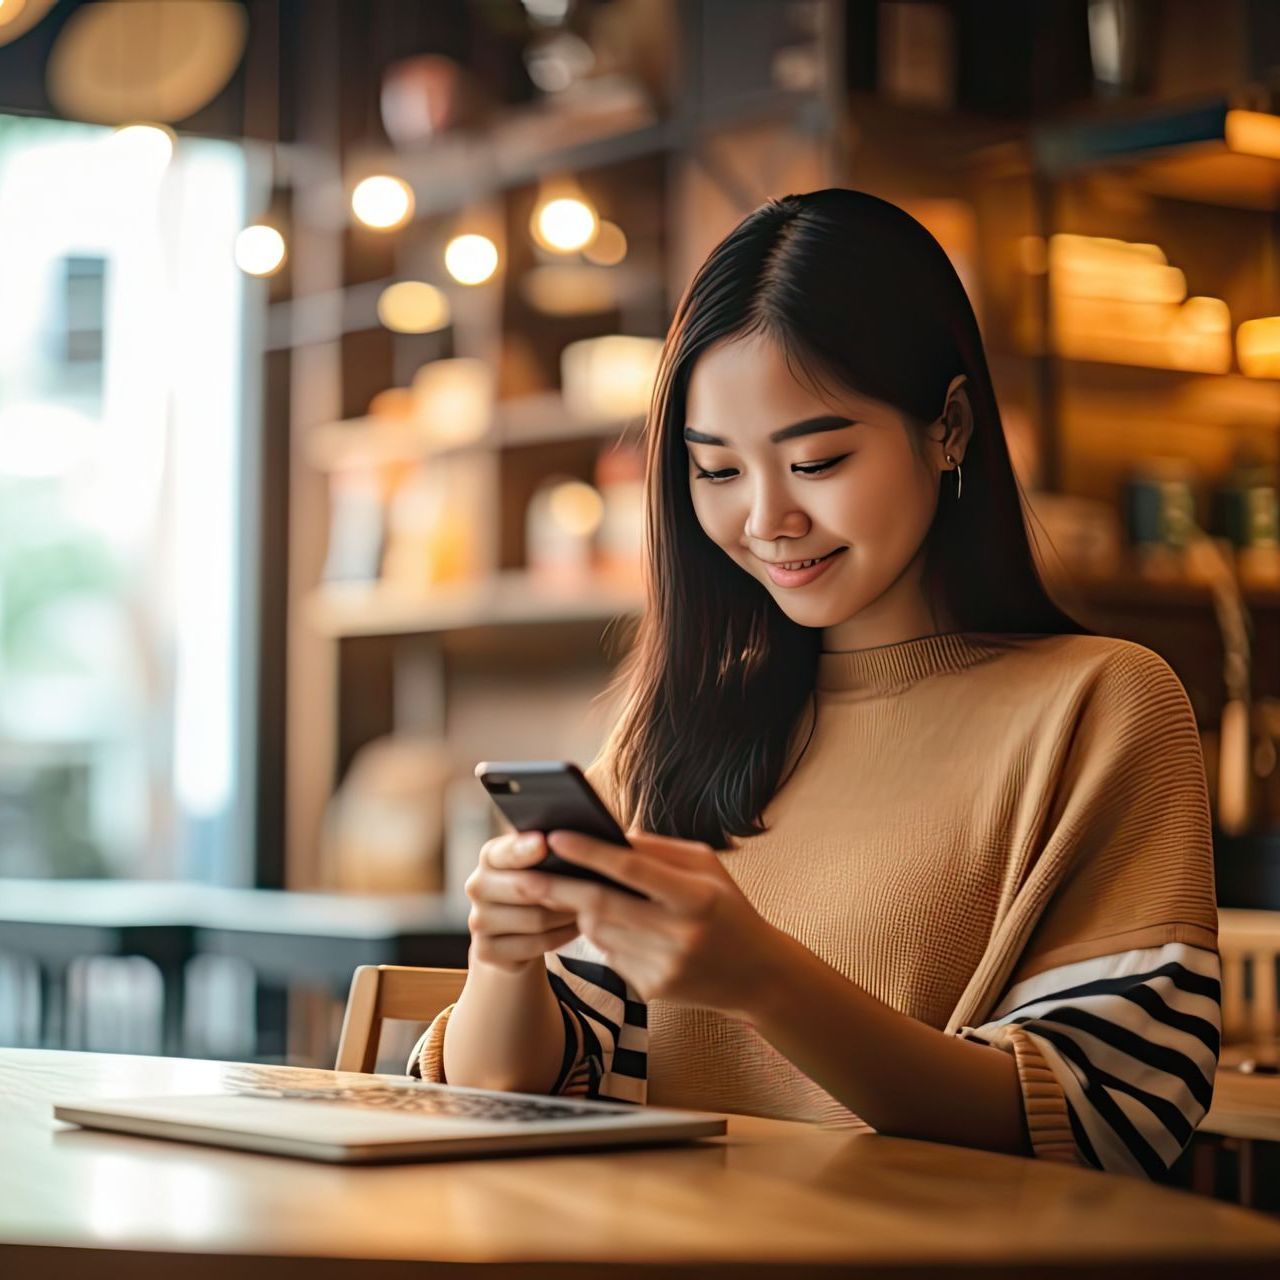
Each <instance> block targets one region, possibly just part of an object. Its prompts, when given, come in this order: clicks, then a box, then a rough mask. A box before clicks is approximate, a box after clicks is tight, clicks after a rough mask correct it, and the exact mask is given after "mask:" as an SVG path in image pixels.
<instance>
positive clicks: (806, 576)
mask: <svg viewBox="0 0 1280 1280" xmlns="http://www.w3.org/2000/svg"><path fill="white" fill-rule="evenodd" d="M847 550H848V547H837V548H836V549H835V550H834V551H829V552H828V553H827V554H826V555H825V556H823V557H822V559H821V560H819V561H818V563H817V564H812V565H810V566H809V567H808V568H807V569H783V568H781V567H779V566H778V565H776V564H770V563H769V562H768V561H767V560H765V561H762V562H761V563H763V564H764V567H765V570H766V572H767V573H768V574H769V577H770V578H771V579H772V580H773V582H774V583H775V584H776V585H777V586H779V587H804V586H807V585H808V584H809V583H810V582H812V581H813V580H814V579H815V578H820V577H821V576H822V575H823V574H824V573H825V572H826V571H827V568H828V567H829V566H830V564H831V562H832V561H833V560H834V559H835V558H836V556H838V555H839V554H840V552H842V551H847Z"/></svg>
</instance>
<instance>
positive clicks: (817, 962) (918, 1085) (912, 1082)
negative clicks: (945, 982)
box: [741, 930, 1031, 1156]
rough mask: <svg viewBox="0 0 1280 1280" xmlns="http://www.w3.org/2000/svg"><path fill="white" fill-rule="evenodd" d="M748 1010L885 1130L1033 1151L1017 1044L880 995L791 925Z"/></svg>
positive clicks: (788, 1051) (776, 1043)
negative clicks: (961, 1033)
mask: <svg viewBox="0 0 1280 1280" xmlns="http://www.w3.org/2000/svg"><path fill="white" fill-rule="evenodd" d="M775 932H776V946H775V948H774V956H773V960H774V962H773V963H772V964H770V965H768V966H766V967H765V969H764V973H765V974H766V975H767V976H766V977H764V979H763V980H762V981H761V982H759V983H758V984H757V985H756V986H755V988H754V989H753V991H752V995H751V998H750V1004H749V1006H748V1007H747V1008H744V1009H743V1010H742V1011H741V1012H742V1016H743V1017H744V1019H745V1020H746V1021H747V1022H749V1023H750V1024H751V1025H752V1026H754V1027H755V1028H756V1030H757V1031H759V1032H760V1034H761V1035H762V1036H763V1037H764V1038H765V1039H766V1040H768V1041H769V1043H770V1044H771V1045H773V1047H774V1048H775V1049H777V1050H778V1052H779V1053H781V1054H783V1055H784V1056H785V1057H787V1058H789V1059H790V1060H791V1061H792V1062H793V1063H794V1064H795V1065H796V1066H797V1067H799V1069H800V1070H801V1071H803V1072H804V1073H805V1075H807V1076H808V1077H809V1078H810V1079H812V1080H813V1081H815V1082H816V1083H817V1084H819V1085H821V1086H822V1088H824V1089H825V1090H826V1091H827V1092H828V1093H829V1094H831V1096H832V1097H833V1098H835V1099H836V1100H837V1101H839V1102H842V1103H843V1104H844V1105H845V1106H847V1107H848V1108H849V1110H850V1111H852V1112H854V1113H855V1114H856V1115H858V1116H859V1117H860V1118H861V1119H863V1120H865V1121H866V1122H867V1123H868V1124H869V1125H871V1127H872V1128H873V1129H875V1130H876V1131H877V1132H878V1133H884V1134H892V1135H894V1136H896V1137H903V1138H924V1139H927V1140H929V1141H933V1142H950V1143H956V1144H959V1145H962V1146H967V1147H981V1148H985V1149H987V1150H989V1151H1006V1152H1010V1153H1012V1154H1014V1155H1023V1156H1025V1155H1030V1154H1031V1145H1030V1140H1029V1138H1028V1136H1027V1126H1026V1120H1025V1118H1024V1112H1023V1100H1022V1091H1021V1088H1020V1086H1019V1081H1018V1069H1017V1063H1016V1061H1015V1059H1014V1057H1013V1055H1012V1054H1011V1053H1006V1052H1004V1051H1003V1050H1000V1049H995V1048H991V1047H989V1046H987V1045H983V1044H977V1043H975V1042H973V1041H971V1040H963V1039H960V1038H958V1037H956V1036H951V1035H947V1034H945V1033H944V1032H942V1031H938V1030H936V1029H935V1028H933V1027H930V1026H928V1025H926V1024H925V1023H923V1022H919V1021H917V1020H916V1019H915V1018H912V1017H909V1016H908V1015H907V1014H904V1013H899V1012H898V1011H897V1010H896V1009H891V1008H890V1007H889V1006H888V1005H886V1004H883V1003H882V1002H881V1001H879V1000H877V999H876V998H875V997H874V996H873V995H871V994H870V993H868V992H867V991H865V990H864V989H863V988H862V987H860V986H858V985H857V984H856V983H854V982H851V981H850V980H849V979H848V978H846V977H845V976H844V975H843V974H841V973H839V972H837V971H836V970H835V969H833V968H831V966H830V965H828V964H827V963H826V962H825V961H823V960H821V959H820V958H819V957H818V956H816V955H814V953H813V952H812V951H810V950H808V948H807V947H805V946H804V945H803V944H802V943H800V942H798V941H797V940H796V939H795V938H792V937H791V936H790V935H789V934H786V933H783V932H782V931H781V930H776V931H775Z"/></svg>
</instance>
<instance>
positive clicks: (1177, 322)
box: [1023, 233, 1231, 373]
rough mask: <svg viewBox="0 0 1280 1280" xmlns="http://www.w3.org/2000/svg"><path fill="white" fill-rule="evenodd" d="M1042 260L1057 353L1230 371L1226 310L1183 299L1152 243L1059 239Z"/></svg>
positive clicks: (1180, 282)
mask: <svg viewBox="0 0 1280 1280" xmlns="http://www.w3.org/2000/svg"><path fill="white" fill-rule="evenodd" d="M1028 258H1029V255H1026V254H1024V255H1023V263H1024V267H1029V266H1031V265H1033V264H1031V263H1030V262H1029V261H1028ZM1048 262H1049V284H1050V298H1051V302H1052V315H1053V326H1054V345H1055V348H1056V350H1057V351H1058V352H1059V354H1061V355H1064V356H1068V357H1070V358H1073V359H1078V360H1102V361H1107V362H1110V363H1118V364H1137V365H1146V366H1149V367H1154V368H1161V369H1186V370H1188V371H1193V372H1198V373H1226V372H1227V371H1228V370H1229V369H1230V368H1231V314H1230V311H1229V310H1228V308H1227V304H1226V303H1225V302H1223V300H1222V299H1221V298H1209V297H1202V296H1197V297H1191V298H1188V297H1187V280H1186V276H1185V275H1184V274H1183V272H1182V271H1181V269H1179V268H1178V267H1175V266H1171V265H1170V263H1169V261H1168V258H1167V257H1166V256H1165V253H1164V251H1163V250H1162V249H1161V248H1160V246H1159V245H1154V244H1144V243H1131V242H1129V241H1125V240H1116V239H1113V238H1110V237H1107V236H1082V235H1071V234H1065V233H1064V234H1058V235H1054V236H1051V237H1050V240H1049V252H1048Z"/></svg>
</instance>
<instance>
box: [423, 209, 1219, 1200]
mask: <svg viewBox="0 0 1280 1280" xmlns="http://www.w3.org/2000/svg"><path fill="white" fill-rule="evenodd" d="M647 430H648V477H647V487H648V512H647V529H646V552H647V558H646V577H647V594H648V607H647V609H646V611H645V613H644V615H643V618H642V620H641V621H640V623H639V630H638V634H637V636H636V639H635V643H634V645H633V647H632V649H631V651H630V653H629V654H628V657H627V659H626V660H625V661H624V663H623V664H622V666H621V668H620V671H619V677H618V678H619V680H620V681H621V682H622V685H621V688H622V690H623V691H624V692H625V694H626V697H625V700H624V702H623V704H622V705H623V712H622V714H621V716H620V717H619V719H618V721H617V723H616V724H615V725H614V727H613V729H612V731H611V733H610V734H609V737H608V741H607V742H606V744H605V746H604V748H603V750H602V751H601V753H600V754H599V756H598V757H597V759H596V760H595V761H594V762H593V763H592V764H591V765H590V767H589V768H588V770H587V774H588V776H589V777H590V778H591V781H592V782H593V784H595V786H596V787H597V788H598V789H599V790H600V792H601V794H602V796H603V797H604V798H605V799H606V800H607V801H608V802H609V803H610V805H611V807H612V808H613V811H614V812H615V814H616V815H617V816H618V817H619V820H620V821H621V822H622V823H623V825H624V827H626V829H627V830H628V834H629V836H630V838H631V840H632V843H633V844H634V846H635V847H634V850H633V851H632V852H627V853H620V852H619V851H618V849H617V848H616V847H614V846H609V845H604V844H601V843H599V842H596V841H593V840H590V839H587V838H585V837H582V836H575V835H574V834H573V833H570V832H560V831H556V832H551V833H548V834H547V836H546V838H547V839H548V840H549V843H550V845H551V847H552V848H554V849H555V850H556V851H557V852H558V853H560V854H561V855H562V856H564V857H565V858H567V859H569V860H570V861H576V862H581V863H582V864H583V865H584V866H593V867H598V868H600V869H601V870H604V871H606V872H607V873H608V874H609V875H610V876H613V877H615V878H616V879H619V880H622V881H625V882H626V883H627V884H629V885H632V886H634V887H635V888H638V889H640V890H642V891H643V892H644V893H645V894H647V895H648V898H649V900H648V901H643V900H641V899H638V898H635V897H632V896H630V895H627V894H624V893H621V892H619V891H617V890H613V889H609V888H606V887H601V886H600V885H598V884H593V883H591V882H587V881H577V880H567V879H565V878H564V877H556V876H552V875H549V874H546V873H541V872H538V871H536V870H534V869H531V868H532V866H533V864H534V863H536V862H537V861H538V859H539V858H540V857H541V856H542V854H543V852H544V847H543V844H542V840H543V836H542V835H541V834H535V835H533V836H532V837H531V838H530V840H529V841H528V843H529V844H530V845H531V847H530V848H528V849H526V848H524V847H523V845H522V844H521V843H520V842H519V841H517V840H516V839H515V837H513V836H501V837H498V838H495V839H493V840H490V841H488V842H487V843H486V844H485V846H484V848H483V850H482V851H481V857H480V864H479V866H478V867H477V869H476V871H475V872H474V873H473V875H472V876H471V877H470V879H469V881H468V884H467V892H468V895H469V897H470V899H471V902H472V910H471V917H470V928H471V931H472V935H473V938H472V947H471V953H470V967H469V970H468V977H467V982H466V986H465V988H464V990H463V992H462V994H461V996H460V998H459V1000H458V1002H457V1003H456V1004H455V1005H450V1006H449V1008H448V1009H446V1010H444V1011H443V1012H442V1013H441V1014H440V1015H439V1017H437V1018H436V1019H435V1020H434V1022H432V1024H431V1025H430V1027H429V1028H428V1029H427V1031H426V1032H425V1034H424V1035H423V1037H422V1038H421V1040H420V1041H419V1043H418V1044H417V1046H415V1049H414V1053H413V1055H412V1057H411V1059H410V1063H409V1070H410V1072H411V1073H412V1074H415V1075H422V1076H423V1077H424V1078H426V1079H430V1080H436V1081H445V1080H447V1081H450V1082H453V1083H457V1084H471V1085H479V1086H482V1087H490V1088H501V1089H519V1090H528V1091H537V1092H552V1093H565V1094H578V1095H586V1096H590V1097H600V1098H614V1099H621V1100H625V1101H629V1102H635V1103H644V1102H646V1101H647V1102H651V1103H653V1104H655V1105H666V1106H676V1107H691V1108H699V1109H706V1110H715V1111H728V1112H746V1113H753V1114H759V1115H767V1116H778V1117H783V1118H790V1119H797V1120H807V1121H812V1122H816V1123H820V1124H824V1125H836V1126H846V1127H850V1128H862V1129H867V1128H870V1129H874V1130H876V1131H878V1132H880V1133H887V1134H896V1135H902V1136H907V1137H915V1138H925V1139H932V1140H935V1141H942V1142H950V1143H959V1144H964V1145H969V1146H973V1147H981V1148H987V1149H990V1150H997V1151H1006V1152H1015V1153H1021V1154H1025V1155H1034V1156H1038V1157H1042V1158H1046V1159H1053V1160H1065V1161H1070V1162H1074V1163H1082V1164H1087V1165H1091V1166H1094V1167H1096V1168H1101V1169H1107V1170H1114V1171H1118V1172H1121V1173H1127V1174H1133V1175H1137V1176H1139V1177H1159V1176H1161V1175H1162V1174H1163V1173H1164V1172H1165V1171H1166V1170H1167V1168H1168V1166H1170V1165H1171V1164H1172V1163H1173V1161H1174V1160H1175V1159H1176V1158H1177V1157H1178V1155H1179V1154H1180V1153H1181V1152H1182V1150H1183V1149H1184V1148H1185V1146H1186V1144H1187V1143H1188V1142H1189V1140H1190V1137H1191V1134H1192V1131H1193V1130H1194V1128H1195V1126H1196V1125H1197V1123H1199V1121H1200V1119H1201V1118H1202V1117H1203V1115H1204V1114H1205V1112H1206V1110H1207V1109H1208V1106H1209V1102H1210V1097H1211V1093H1212V1082H1213V1073H1214V1067H1215V1064H1216V1062H1217V1056H1218V1043H1219V1028H1220V1014H1219V963H1218V954H1217V912H1216V907H1215V900H1214V886H1213V861H1212V844H1211V826H1210V812H1209V803H1208V794H1207V789H1206V785H1205V775H1204V765H1203V759H1202V756H1201V749H1200V740H1199V735H1198V733H1197V729H1196V724H1195V719H1194V716H1193V713H1192V710H1191V706H1190V703H1189V701H1188V699H1187V696H1186V693H1185V691H1184V689H1183V687H1182V685H1181V684H1180V682H1179V681H1178V679H1177V677H1176V676H1175V675H1174V673H1173V672H1172V670H1171V669H1170V668H1169V666H1168V664H1167V663H1166V662H1165V661H1164V660H1163V659H1162V658H1161V657H1159V656H1158V655H1157V654H1155V653H1154V652H1152V651H1151V650H1149V649H1147V648H1144V647H1143V646H1141V645H1137V644H1133V643H1130V642H1127V641H1123V640H1118V639H1113V638H1109V637H1104V636H1098V635H1094V634H1092V633H1090V632H1088V631H1087V630H1086V629H1085V628H1084V627H1082V626H1080V625H1079V624H1078V623H1076V622H1075V621H1073V620H1072V619H1071V618H1070V617H1068V616H1066V615H1065V614H1064V613H1062V612H1061V611H1060V610H1059V609H1058V608H1057V607H1056V606H1055V605H1054V604H1053V602H1052V601H1051V600H1050V599H1049V597H1048V595H1047V594H1046V591H1045V589H1044V586H1043V585H1042V583H1041V581H1040V579H1039V576H1038V574H1037V571H1036V567H1035V562H1034V558H1033V556H1032V553H1031V548H1030V545H1029V542H1028V534H1027V529H1026V526H1025V524H1024V514H1023V505H1022V501H1021V495H1020V492H1019V488H1018V484H1017V481H1016V478H1015V475H1014V473H1013V470H1012V468H1011V466H1010V462H1009V456H1008V452H1007V450H1006V445H1005V439H1004V435H1003V429H1002V426H1001V422H1000V415H999V411H998V409H997V406H996V400H995V395H994V392H993V389H992V385H991V379H990V375H989V373H988V370H987V364H986V358H985V356H984V353H983V349H982V343H981V339H980V337H979V332H978V327H977V324H976V322H975V319H974V315H973V312H972V310H971V308H970V305H969V302H968V300H967V298H966V296H965V292H964V289H963V287H962V286H961V283H960V281H959V279H958V277H957V276H956V274H955V272H954V270H953V269H952V267H951V265H950V263H949V261H948V259H947V257H946V255H945V254H944V253H943V251H942V249H941V248H940V247H939V245H938V244H937V243H936V241H935V240H934V239H933V238H932V237H931V236H930V235H929V233H928V232H927V231H925V229H924V228H923V227H922V226H921V225H920V224H919V223H917V222H916V221H915V220H913V219H912V218H911V217H909V216H908V215H907V214H906V213H905V212H903V211H902V210H901V209H899V208H897V207H896V206H894V205H892V204H888V203H886V202H885V201H882V200H879V199H877V198H875V197H873V196H870V195H867V194H865V193H862V192H857V191H851V190H844V189H828V190H823V191H813V192H809V193H807V194H804V195H794V196H787V197H785V198H783V199H778V200H769V201H768V202H766V203H765V204H764V205H762V206H761V207H759V208H758V209H756V210H755V211H754V212H753V213H751V214H750V215H749V216H748V217H747V218H745V219H744V220H743V221H742V223H741V224H740V225H739V226H738V227H736V228H735V229H734V230H733V231H732V232H731V233H730V234H729V235H728V236H727V237H726V238H725V239H724V240H723V241H722V242H721V243H720V244H719V245H718V246H717V247H716V248H715V249H714V251H713V252H712V253H711V255H710V257H709V258H708V259H707V261H706V263H705V264H704V265H703V266H702V267H701V269H700V270H699V271H698V273H697V275H696V276H695V278H694V279H693V281H692V283H691V284H690V286H689V288H688V290H687V292H686V294H685V296H684V297H683V299H682V300H681V302H680V305H679V307H678V309H677V312H676V315H675V318H674V321H673V323H672V327H671V332H670V334H669V336H668V339H667V342H666V345H665V349H664V352H663V359H662V364H661V371H660V375H659V379H658V383H657V387H656V389H655V393H654V398H653V403H652V407H651V414H650V419H649V423H648V428H647ZM962 466H963V472H962V470H961V468H962ZM797 566H802V567H797ZM446 1030H447V1032H448V1034H447V1036H446Z"/></svg>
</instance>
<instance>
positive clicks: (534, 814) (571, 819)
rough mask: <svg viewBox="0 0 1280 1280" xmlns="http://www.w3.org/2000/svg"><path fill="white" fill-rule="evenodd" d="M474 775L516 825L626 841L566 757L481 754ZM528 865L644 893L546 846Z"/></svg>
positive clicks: (622, 843) (520, 828)
mask: <svg viewBox="0 0 1280 1280" xmlns="http://www.w3.org/2000/svg"><path fill="white" fill-rule="evenodd" d="M475 775H476V777H477V778H479V779H480V782H481V783H482V784H483V786H484V789H485V790H486V791H487V792H488V793H489V798H490V799H491V800H492V801H493V803H494V804H496V805H497V806H498V809H499V810H500V811H501V813H502V815H503V817H505V818H506V819H507V821H508V822H509V823H511V825H512V826H513V827H514V828H515V829H516V830H517V831H543V832H547V831H556V830H564V831H581V832H582V833H583V835H588V836H593V837H595V839H597V840H604V841H607V842H608V843H609V844H616V845H620V846H622V847H623V848H628V849H629V848H630V847H631V842H630V841H629V840H628V839H627V836H626V832H624V831H623V830H622V828H621V827H620V826H619V825H618V822H617V819H616V818H614V816H613V814H611V813H610V812H609V808H608V806H607V805H606V804H605V802H604V801H603V800H601V799H600V796H599V795H598V794H597V792H596V789H595V788H594V787H593V786H592V785H591V783H590V782H589V781H588V780H587V777H586V775H585V774H584V773H583V772H582V770H581V769H579V768H578V766H577V765H576V764H574V763H573V762H572V761H571V760H497V761H495V760H481V761H480V763H479V764H478V765H476V768H475ZM531 869H533V870H538V871H548V872H552V873H554V874H555V875H562V876H572V877H573V878H574V879H576V880H595V881H598V882H599V883H601V884H607V885H608V886H609V887H610V888H612V889H621V890H622V892H623V893H629V894H631V895H632V897H635V898H647V897H648V894H645V893H641V892H640V891H639V890H638V889H633V888H631V886H630V885H625V884H622V883H621V882H620V881H618V880H612V879H610V878H609V877H608V876H606V875H601V874H600V873H599V872H598V871H595V870H593V869H592V868H590V867H583V866H579V865H578V864H577V863H575V862H566V861H565V860H564V859H563V858H561V857H558V856H557V855H556V854H555V852H554V851H553V850H551V849H548V850H547V853H546V856H545V857H544V858H543V859H542V861H541V862H537V863H534V865H533V868H531Z"/></svg>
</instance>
